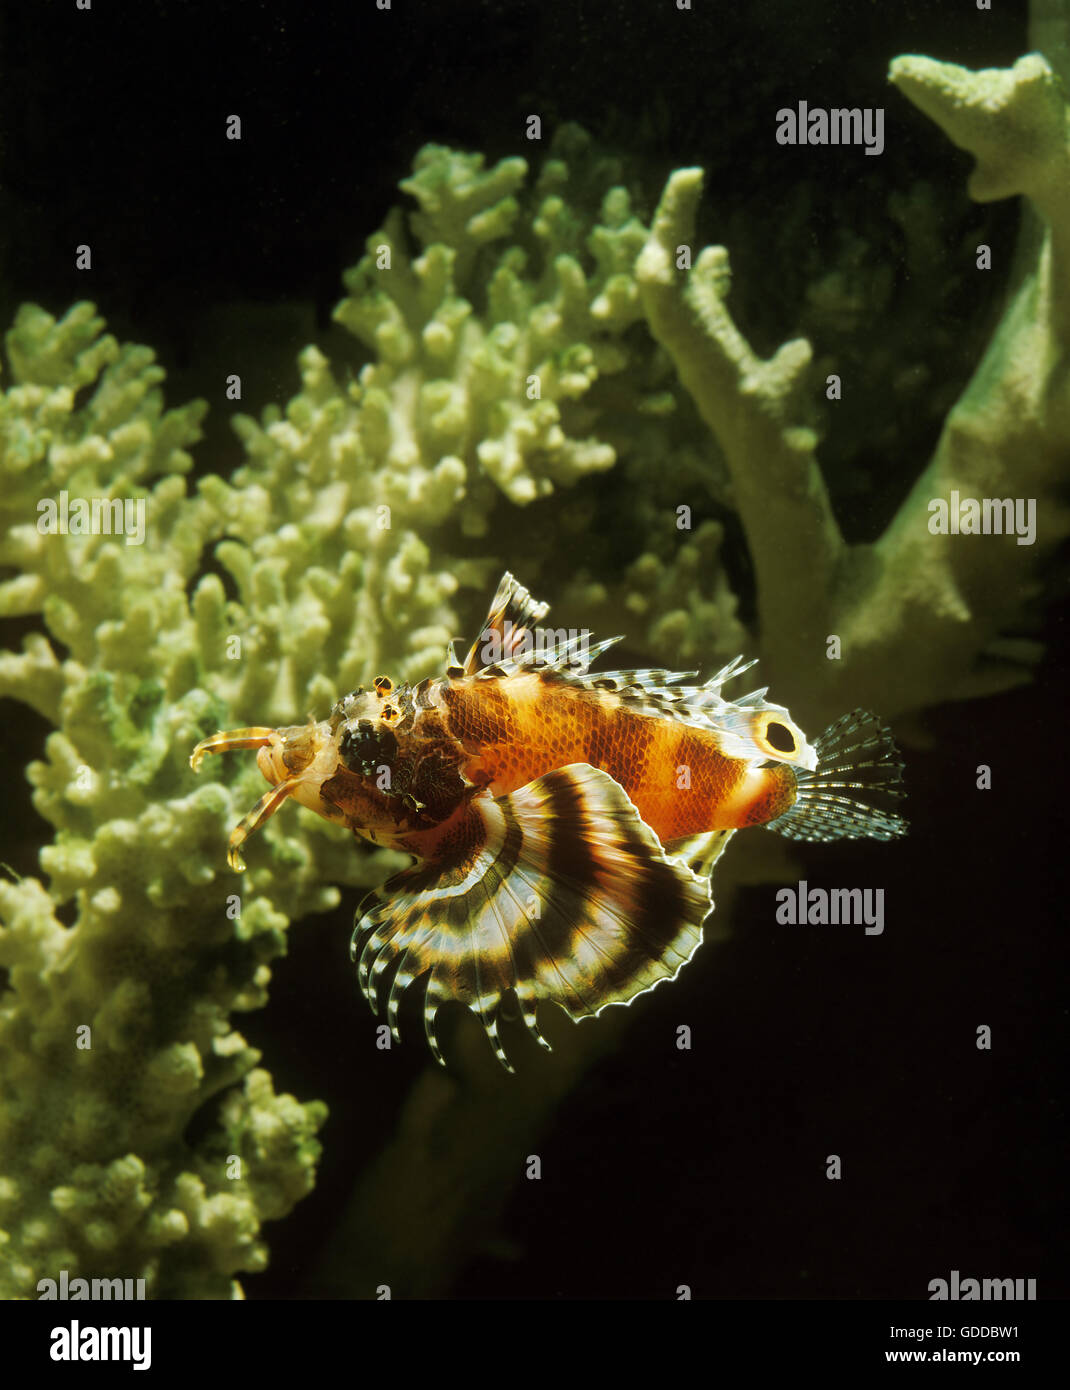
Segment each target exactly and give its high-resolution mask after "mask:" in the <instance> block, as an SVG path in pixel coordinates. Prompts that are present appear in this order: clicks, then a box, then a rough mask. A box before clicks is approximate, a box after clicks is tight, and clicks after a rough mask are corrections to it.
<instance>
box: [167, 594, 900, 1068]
mask: <svg viewBox="0 0 1070 1390" xmlns="http://www.w3.org/2000/svg"><path fill="white" fill-rule="evenodd" d="M547 611H548V605H547V604H545V603H539V602H536V601H535V600H534V599H533V598H532V597H531V595H530V594H529V593H528V591H527V589H525V588H523V586H522V585H520V584H519V583H517V581H516V580H515V579H514V578H513V576H512V575H511V574H508V573H507V574H505V575H504V576H503V578H502V581H501V583H500V584H499V585H498V590H497V593H496V594H495V595H494V599H493V601H492V602H491V607H490V612H489V614H488V616H487V620H486V623H485V625H484V629H483V631H482V632H481V633H480V636H479V637H478V638H477V639H476V641H475V642H473V644H472V646H471V648H470V650H469V651H468V653H467V656H466V657H465V658H464V660H463V661H462V660H461V659H460V658H459V656H458V653H457V650H456V646H455V644H452V643H451V645H450V648H449V657H448V660H449V664H448V666H447V670H446V674H445V676H440V677H430V678H428V679H426V680H423V681H421V682H420V683H419V684H418V685H416V686H410V685H400V686H395V685H394V683H393V682H392V681H391V680H389V679H388V678H387V677H386V676H380V677H378V678H377V679H376V681H375V683H374V685H373V687H372V689H371V690H368V691H365V690H364V689H363V688H361V689H358V690H355V691H353V693H352V694H350V695H346V696H345V697H344V699H341V700H339V702H338V703H337V704H336V705H335V707H334V708H333V710H332V711H331V713H330V715H329V717H328V718H327V719H324V720H318V721H317V720H311V721H310V722H309V723H307V724H299V725H294V726H292V727H289V728H281V729H271V728H247V729H234V730H231V731H230V732H226V733H218V734H214V735H213V736H212V737H211V738H207V739H204V740H203V741H202V742H201V743H199V744H198V745H197V747H196V748H195V749H194V751H193V754H192V756H191V758H190V764H191V766H192V767H193V769H194V770H195V771H196V770H197V769H198V768H199V767H200V765H201V763H202V761H203V759H204V758H205V756H206V755H207V754H210V753H224V752H228V751H230V750H231V749H241V748H255V749H258V750H259V751H258V753H257V764H258V766H259V768H260V770H261V772H263V774H264V776H265V777H266V779H267V780H268V782H269V783H270V784H271V789H270V790H269V791H268V792H267V793H266V794H265V795H264V796H263V797H262V798H261V799H260V801H259V802H258V803H257V804H256V806H254V807H253V809H252V810H251V811H250V812H249V813H248V815H246V816H245V817H244V818H243V819H242V820H241V822H240V823H239V824H238V825H237V826H235V828H234V830H233V831H232V833H231V836H230V848H229V853H228V860H229V862H230V864H231V866H232V868H234V869H235V870H239V871H240V870H242V869H243V868H244V867H245V866H244V864H243V863H242V860H241V854H240V851H241V847H242V845H243V844H244V842H245V840H247V839H248V837H249V836H250V835H251V834H252V833H253V832H254V831H255V830H257V829H259V827H260V826H262V825H263V824H264V822H265V821H266V820H267V819H268V818H269V817H270V816H272V815H274V813H275V812H276V811H277V810H278V809H279V807H280V806H281V805H282V804H283V802H284V801H285V800H287V799H288V798H292V799H293V800H295V801H297V802H299V803H300V804H301V805H302V806H307V807H308V808H309V809H310V810H312V811H315V812H316V813H317V814H318V815H320V816H323V817H324V818H325V819H326V820H329V821H334V822H337V823H338V824H339V825H344V826H346V827H347V828H348V829H350V830H352V831H353V833H354V834H355V835H358V836H360V837H361V838H362V839H365V840H368V841H370V842H371V843H373V844H376V845H382V846H387V847H389V848H391V849H396V850H401V851H403V852H405V853H407V854H410V855H412V856H413V859H414V862H413V864H412V865H411V867H409V868H407V869H404V870H403V871H402V872H401V873H399V874H397V875H395V876H394V877H393V878H391V879H390V880H388V882H387V883H386V884H385V885H384V886H383V887H382V888H381V889H380V890H378V892H376V893H374V894H372V895H371V896H370V898H369V899H366V900H365V901H364V902H363V903H362V904H361V906H360V908H358V911H357V921H356V926H355V930H354V933H353V941H352V948H351V954H352V956H353V959H354V961H356V962H357V965H358V972H359V978H360V983H361V987H362V989H363V991H364V993H365V995H366V996H367V998H368V1001H369V1002H370V1004H371V1006H372V1008H373V1010H374V1011H375V1012H376V1013H378V1009H379V1006H380V1003H381V1001H382V996H383V994H384V993H385V994H386V1016H387V1020H388V1022H389V1025H390V1028H391V1031H392V1032H393V1034H394V1036H395V1037H398V1009H399V1005H400V1001H401V998H402V995H403V994H404V992H405V990H406V989H407V988H408V986H409V985H411V984H413V983H415V982H416V981H418V980H422V981H423V983H424V1009H423V1011H424V1026H425V1031H426V1033H427V1038H428V1041H429V1043H430V1046H431V1051H432V1053H433V1054H434V1056H435V1057H436V1059H437V1060H438V1061H440V1062H441V1061H442V1060H443V1059H442V1054H441V1051H440V1048H439V1045H438V1041H437V1039H436V1035H435V1015H436V1013H437V1011H438V1009H439V1007H440V1006H441V1005H442V1004H445V1003H448V1002H449V1001H451V1000H459V1001H460V1002H461V1003H463V1004H466V1005H467V1006H468V1007H469V1008H470V1009H472V1010H473V1011H474V1012H475V1013H476V1014H477V1015H478V1016H479V1018H480V1020H481V1021H482V1024H483V1027H484V1028H485V1030H486V1032H487V1035H488V1037H489V1038H490V1041H491V1043H492V1045H493V1047H494V1051H495V1054H496V1055H497V1057H498V1059H499V1060H500V1061H501V1062H502V1063H503V1064H504V1065H505V1066H506V1067H507V1068H509V1070H512V1066H511V1064H510V1061H509V1058H508V1056H507V1054H506V1050H505V1047H504V1045H503V1040H502V1036H501V1033H500V1030H499V1024H500V1021H501V1019H502V1017H503V1013H502V1009H503V1003H504V1002H505V1001H506V1000H509V999H511V997H512V995H515V998H516V1001H517V1003H518V1005H519V1011H520V1015H521V1017H522V1018H523V1021H524V1024H525V1025H526V1026H527V1028H528V1029H529V1030H530V1032H531V1033H532V1035H533V1036H534V1037H535V1038H536V1039H537V1040H538V1041H539V1042H540V1043H541V1044H542V1045H543V1046H544V1047H546V1046H548V1044H547V1043H546V1041H545V1039H544V1038H543V1037H542V1035H541V1033H540V1032H539V1028H538V1023H537V1019H536V1006H537V1004H538V1002H539V1000H552V1001H553V1002H554V1003H556V1004H559V1005H560V1006H561V1007H562V1008H564V1009H565V1011H566V1012H567V1013H568V1014H569V1015H571V1017H572V1018H574V1019H578V1018H581V1017H584V1016H589V1015H596V1014H599V1013H601V1011H602V1010H603V1009H604V1008H606V1007H607V1006H608V1005H610V1004H627V1003H629V1002H630V1001H631V1000H633V999H634V998H635V997H636V996H637V995H639V994H642V993H643V992H644V991H645V990H648V989H650V988H652V987H653V986H654V985H656V984H658V983H659V982H660V981H661V980H665V979H672V978H673V977H675V975H676V974H677V972H678V971H679V970H680V968H681V966H683V965H684V964H686V962H687V961H689V960H690V959H691V957H692V956H693V955H694V953H695V951H696V949H697V948H698V946H699V945H700V944H701V942H702V923H703V920H704V918H705V917H706V916H707V914H708V913H709V912H710V911H711V910H712V907H713V899H712V896H711V892H710V876H711V873H712V871H713V868H714V865H715V863H716V862H717V859H718V858H719V856H720V855H721V853H722V851H723V850H724V847H725V845H726V844H727V842H728V840H729V839H730V838H731V837H732V835H733V834H734V833H735V832H736V831H737V830H740V829H743V828H745V827H748V826H764V827H765V828H766V829H769V830H775V831H777V832H778V833H779V834H781V835H785V836H788V837H789V838H791V839H796V840H834V839H839V838H841V837H859V836H870V837H872V838H874V839H878V840H890V839H894V838H896V837H897V836H900V835H902V834H904V833H905V831H906V822H905V821H904V820H903V818H902V817H901V816H900V815H899V814H898V813H897V812H896V810H895V804H896V802H897V800H898V798H899V797H901V796H902V795H903V791H902V787H901V785H900V784H901V777H902V767H903V765H902V763H901V761H900V760H899V755H898V752H897V750H896V747H895V744H894V743H893V742H892V739H891V735H890V734H889V732H888V730H887V729H886V728H885V727H884V725H883V724H882V723H881V722H880V721H879V720H878V719H877V717H876V716H875V715H873V714H869V713H867V712H864V711H862V710H856V711H855V712H854V713H853V714H848V715H845V716H844V717H843V718H841V719H839V720H837V722H836V723H834V724H833V725H832V726H831V727H830V728H829V729H827V730H826V731H825V733H824V734H822V735H821V737H820V738H818V739H816V740H815V741H814V743H813V744H810V743H808V742H807V740H806V737H805V736H804V735H803V733H802V731H801V730H800V729H799V728H797V727H796V725H795V724H794V723H793V722H792V720H791V717H790V716H789V714H788V711H787V710H786V709H784V708H783V707H782V706H780V705H775V704H771V703H770V702H769V701H767V700H766V698H765V696H766V690H765V689H762V690H755V691H752V692H751V693H750V694H749V695H744V696H742V697H741V698H740V699H738V700H734V701H733V700H730V699H728V698H727V697H726V696H725V695H724V694H723V688H724V686H725V685H727V684H728V682H729V681H731V680H734V679H735V678H736V677H738V676H741V675H742V674H743V672H744V671H747V670H749V669H750V667H751V666H753V665H754V664H755V663H754V662H748V663H746V664H744V663H743V662H742V661H741V659H740V658H738V657H737V658H736V659H735V660H734V661H731V662H729V664H728V665H727V666H725V667H724V668H723V669H722V670H721V671H718V673H717V674H716V675H715V676H713V677H712V678H711V679H710V680H708V681H707V682H706V683H705V684H704V685H692V684H688V681H689V680H690V679H691V678H692V677H694V676H695V675H696V674H697V673H696V672H693V671H689V672H671V671H660V670H627V671H612V672H607V673H605V674H603V675H592V674H591V672H590V667H591V665H592V664H593V663H594V661H595V659H596V658H597V657H598V656H600V655H601V654H602V652H604V651H605V650H606V649H607V648H608V647H610V646H612V645H613V644H614V643H615V642H619V641H621V640H622V639H621V638H619V637H612V638H609V639H608V640H606V641H602V642H598V643H594V644H591V643H589V642H588V637H589V634H588V633H586V632H583V633H580V634H578V635H574V636H570V635H569V634H568V633H565V632H564V631H562V632H560V633H555V632H553V631H552V630H550V631H549V636H550V640H549V642H547V641H546V640H541V639H542V638H543V636H544V633H545V632H546V630H543V629H540V628H539V626H538V625H539V623H540V622H541V621H542V619H543V618H544V617H545V616H546V613H547ZM389 971H392V972H393V974H392V978H390V979H389V981H387V979H386V978H385V977H386V976H387V973H388V972H389ZM387 984H389V988H387Z"/></svg>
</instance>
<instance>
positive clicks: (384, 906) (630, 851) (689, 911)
mask: <svg viewBox="0 0 1070 1390" xmlns="http://www.w3.org/2000/svg"><path fill="white" fill-rule="evenodd" d="M438 845H439V846H440V848H441V855H440V857H437V858H435V857H430V858H428V859H425V860H422V861H420V862H418V863H417V864H416V865H414V866H413V867H412V868H411V869H408V870H405V871H404V872H403V873H401V874H399V875H398V876H397V877H396V878H394V879H392V880H391V881H390V882H389V883H388V884H387V885H386V886H385V888H384V889H383V890H381V893H380V895H379V901H378V903H377V904H376V905H375V906H374V907H373V908H372V909H371V910H370V911H368V912H366V913H364V915H363V916H361V917H360V918H359V920H358V922H357V927H356V931H355V932H354V938H353V948H354V955H355V956H357V955H358V953H359V968H360V977H361V983H362V986H363V988H364V990H365V993H366V994H367V996H368V998H369V1000H370V1001H371V1003H372V1005H373V1007H375V1006H376V1004H377V1002H378V999H379V998H380V995H381V984H382V977H383V975H384V973H385V972H386V971H387V970H389V969H390V968H391V966H392V965H394V964H395V962H396V970H395V974H394V978H393V981H392V984H391V988H390V991H389V995H388V1001H387V1011H388V1018H389V1021H390V1023H391V1026H392V1027H393V1026H395V1025H396V1018H397V1006H398V999H399V997H400V994H401V992H402V991H403V990H404V989H405V988H406V987H407V985H409V984H411V983H412V982H413V981H415V980H416V979H418V978H419V977H421V976H424V975H426V976H427V987H426V996H425V1001H424V1016H425V1022H426V1027H427V1033H428V1038H429V1040H430V1042H431V1046H432V1050H433V1051H434V1053H435V1055H436V1056H437V1057H439V1059H440V1060H441V1058H440V1054H439V1051H438V1046H437V1043H436V1041H435V1036H434V1015H435V1012H436V1010H437V1009H438V1007H439V1006H440V1005H441V1004H444V1003H447V1002H448V1001H449V1000H451V999H458V1000H460V1001H461V1002H462V1003H465V1004H467V1005H468V1006H469V1007H470V1008H471V1009H473V1010H474V1011H475V1012H477V1013H478V1014H479V1016H480V1018H481V1021H482V1023H483V1026H484V1028H485V1029H486V1031H487V1034H488V1036H489V1037H490V1039H491V1042H492V1044H493V1045H494V1049H495V1052H496V1054H497V1056H498V1058H499V1060H501V1061H502V1062H503V1063H504V1064H505V1065H506V1066H508V1065H509V1063H508V1059H507V1058H506V1055H505V1051H504V1048H503V1046H502V1043H501V1040H500V1038H499V1036H498V1009H499V1006H500V1003H501V999H502V996H503V995H504V994H505V993H506V992H507V991H508V990H510V989H512V990H515V992H516V995H517V998H518V1000H519V1003H520V1007H521V1012H522V1015H523V1018H524V1022H525V1024H526V1025H527V1026H528V1028H529V1029H530V1030H531V1032H532V1033H533V1034H534V1035H535V1036H536V1037H539V1033H538V1028H537V1025H536V1020H535V1008H536V1004H537V1002H538V1001H539V1000H540V999H549V1000H552V1001H553V1002H555V1003H557V1004H560V1005H561V1007H562V1008H564V1009H565V1010H566V1011H567V1012H568V1013H569V1014H570V1015H571V1016H572V1017H573V1018H580V1017H583V1016H584V1015H590V1014H597V1013H599V1012H600V1011H601V1010H602V1009H604V1008H605V1007H606V1006H607V1005H609V1004H626V1003H628V1001H629V1000H631V999H633V998H634V997H635V996H636V995H637V994H640V993H642V992H643V991H644V990H647V989H650V988H651V987H652V986H653V985H655V984H657V983H658V981H659V980H664V979H671V978H672V977H673V976H675V975H676V973H677V971H678V970H679V969H680V967H681V966H682V965H683V964H685V962H686V961H688V960H690V958H691V956H692V954H693V953H694V951H695V949H696V947H697V946H698V945H699V943H700V942H701V940H702V922H703V919H704V918H705V916H706V914H707V913H708V912H709V911H710V908H711V906H712V903H711V899H710V891H709V884H708V881H707V879H706V878H704V877H702V876H700V875H697V874H695V873H694V872H693V871H692V870H691V869H690V868H689V867H688V866H687V864H685V863H684V862H683V861H682V860H680V859H677V858H675V857H672V856H670V855H667V854H666V853H665V851H664V850H663V849H662V846H661V843H660V841H659V840H658V837H657V836H656V835H655V834H654V832H653V831H652V830H651V829H650V827H649V826H648V825H646V824H645V822H644V821H643V820H642V819H641V817H640V815H639V813H638V811H637V810H636V809H635V806H634V805H633V804H632V802H631V800H630V799H629V797H628V795H627V793H626V792H625V791H624V789H623V788H622V787H621V786H620V785H619V783H617V782H616V781H614V779H613V778H612V777H610V776H609V775H608V773H605V772H601V771H599V770H597V769H596V768H593V767H590V766H589V765H588V764H586V763H573V764H572V765H570V766H569V767H564V768H559V769H557V770H556V771H554V772H551V773H547V774H546V775H545V776H543V777H539V778H536V779H535V780H534V781H533V782H529V783H528V784H527V785H526V786H524V787H521V788H520V789H519V790H517V791H515V792H512V793H511V794H509V795H508V796H501V797H492V796H491V795H490V794H489V793H487V792H484V793H481V794H480V795H478V796H476V797H474V798H473V799H472V800H471V801H469V802H468V803H466V805H465V806H464V807H463V808H462V809H461V810H459V811H458V813H457V814H456V817H455V818H453V819H451V822H450V824H449V826H448V828H447V833H445V834H443V835H440V836H439V837H438ZM539 1040H540V1041H542V1039H541V1038H539Z"/></svg>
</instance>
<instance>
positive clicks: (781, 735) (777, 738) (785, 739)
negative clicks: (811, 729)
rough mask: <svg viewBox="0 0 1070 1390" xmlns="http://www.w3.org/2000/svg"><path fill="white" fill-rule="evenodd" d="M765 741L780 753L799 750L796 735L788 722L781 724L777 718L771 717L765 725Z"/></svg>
mask: <svg viewBox="0 0 1070 1390" xmlns="http://www.w3.org/2000/svg"><path fill="white" fill-rule="evenodd" d="M765 741H766V743H768V744H769V746H770V748H775V749H776V751H777V752H778V753H795V752H798V744H797V743H796V742H795V735H794V734H793V733H792V732H791V730H790V729H789V728H788V726H787V725H786V724H781V723H779V722H778V721H777V720H775V719H771V720H770V721H769V723H768V724H767V725H766V726H765Z"/></svg>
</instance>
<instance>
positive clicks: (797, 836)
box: [766, 709, 907, 840]
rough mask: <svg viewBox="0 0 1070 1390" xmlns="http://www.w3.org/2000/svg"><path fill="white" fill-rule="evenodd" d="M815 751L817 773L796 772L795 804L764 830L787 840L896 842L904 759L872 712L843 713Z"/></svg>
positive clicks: (901, 831)
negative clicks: (898, 803)
mask: <svg viewBox="0 0 1070 1390" xmlns="http://www.w3.org/2000/svg"><path fill="white" fill-rule="evenodd" d="M814 749H815V751H816V753H817V768H816V770H815V771H814V772H807V771H806V770H805V769H802V768H796V769H795V777H796V781H797V782H798V791H797V793H796V797H795V803H794V805H793V806H792V807H791V810H790V811H785V813H784V814H783V815H782V816H778V817H777V819H776V820H774V821H770V822H769V824H768V826H767V827H766V829H767V830H775V831H777V832H778V834H780V835H784V836H786V837H787V838H788V839H789V840H841V839H859V838H861V837H868V838H869V839H872V840H895V839H898V837H899V836H901V835H905V834H906V833H907V822H906V821H905V820H904V818H903V817H902V816H901V815H899V813H898V812H897V811H896V810H895V806H896V804H897V802H898V801H899V799H900V798H901V797H903V796H905V795H906V792H905V791H904V789H903V786H902V782H903V761H902V759H901V757H900V756H899V750H898V748H896V746H895V744H894V742H893V741H892V736H891V734H890V733H889V731H888V729H887V728H886V727H885V725H884V724H882V723H881V721H880V720H879V719H878V718H877V716H876V715H875V714H870V713H869V711H867V710H861V709H856V710H854V711H853V712H852V713H851V714H845V715H843V717H842V718H840V719H837V720H836V722H835V724H831V725H830V726H829V727H828V728H827V729H826V730H825V732H824V733H823V734H822V735H821V737H820V738H819V739H816V740H815V741H814Z"/></svg>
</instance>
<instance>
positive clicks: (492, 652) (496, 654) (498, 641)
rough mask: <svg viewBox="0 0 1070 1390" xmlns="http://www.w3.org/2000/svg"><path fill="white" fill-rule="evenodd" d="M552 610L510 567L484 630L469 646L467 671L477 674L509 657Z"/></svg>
mask: <svg viewBox="0 0 1070 1390" xmlns="http://www.w3.org/2000/svg"><path fill="white" fill-rule="evenodd" d="M549 611H550V605H549V604H548V603H540V602H539V600H538V599H534V598H532V596H531V594H530V593H529V592H528V590H527V589H525V588H524V586H523V584H521V583H520V582H519V581H518V580H517V579H515V578H514V577H513V576H512V575H511V574H510V573H509V571H508V570H506V571H505V573H504V574H503V575H502V577H501V580H500V581H499V584H498V588H497V591H496V592H495V595H494V597H493V598H492V599H491V601H490V609H489V611H488V613H487V617H486V621H485V622H484V624H483V629H482V631H481V632H480V633H479V635H478V636H477V637H476V640H475V641H474V642H473V643H472V645H471V647H470V648H469V649H468V656H467V658H466V659H465V663H464V674H465V675H466V676H474V675H476V674H477V673H478V672H479V671H482V670H483V669H484V667H487V666H493V665H496V664H498V663H500V662H502V661H503V660H507V659H508V658H509V657H511V656H512V654H513V651H514V650H515V649H516V648H517V647H518V646H519V645H520V643H521V641H522V640H523V634H524V633H525V632H530V631H531V629H532V628H533V627H534V626H535V624H536V623H538V622H541V621H542V619H543V618H545V617H546V615H547V613H549Z"/></svg>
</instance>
